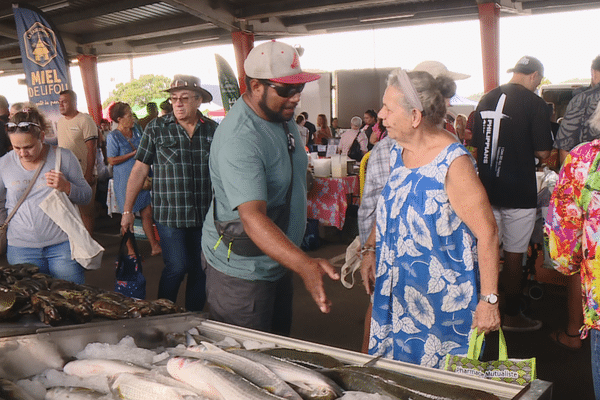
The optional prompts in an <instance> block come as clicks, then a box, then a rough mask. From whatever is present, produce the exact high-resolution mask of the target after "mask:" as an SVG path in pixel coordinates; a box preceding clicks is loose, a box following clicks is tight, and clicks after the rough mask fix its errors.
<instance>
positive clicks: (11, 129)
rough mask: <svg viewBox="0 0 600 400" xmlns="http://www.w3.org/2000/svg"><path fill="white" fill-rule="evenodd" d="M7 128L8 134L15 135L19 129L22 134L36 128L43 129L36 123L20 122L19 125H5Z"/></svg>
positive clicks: (10, 123) (8, 123)
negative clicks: (33, 127)
mask: <svg viewBox="0 0 600 400" xmlns="http://www.w3.org/2000/svg"><path fill="white" fill-rule="evenodd" d="M4 126H5V127H6V132H8V133H13V132H16V131H17V129H18V130H19V131H21V132H29V131H31V127H32V126H35V127H36V128H39V129H41V127H40V126H39V125H38V124H36V123H35V122H27V121H24V122H19V123H18V124H15V123H14V122H7V123H6V124H5V125H4Z"/></svg>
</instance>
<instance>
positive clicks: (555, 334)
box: [550, 329, 582, 352]
mask: <svg viewBox="0 0 600 400" xmlns="http://www.w3.org/2000/svg"><path fill="white" fill-rule="evenodd" d="M561 335H565V336H567V337H570V338H579V337H580V334H579V333H578V334H576V335H570V334H569V333H568V332H567V331H566V330H564V329H563V330H559V331H554V332H552V333H550V339H551V340H552V341H553V342H554V343H556V344H557V345H559V346H560V347H562V348H565V349H567V350H570V351H574V352H577V351H579V350H581V346H582V344H581V340H580V341H579V343H580V345H579V347H572V346H569V345H567V344H564V343H563V342H561V341H560V338H561Z"/></svg>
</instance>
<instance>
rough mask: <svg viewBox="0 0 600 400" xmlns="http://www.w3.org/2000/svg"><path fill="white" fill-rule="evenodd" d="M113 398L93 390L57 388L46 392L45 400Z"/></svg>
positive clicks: (105, 399) (97, 399) (108, 399)
mask: <svg viewBox="0 0 600 400" xmlns="http://www.w3.org/2000/svg"><path fill="white" fill-rule="evenodd" d="M112 398H113V397H112V396H111V395H108V394H106V393H100V392H96V391H95V390H92V389H87V388H82V387H62V386H57V387H53V388H50V389H49V390H48V391H47V392H46V397H44V400H110V399H112Z"/></svg>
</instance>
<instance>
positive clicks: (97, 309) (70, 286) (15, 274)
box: [0, 264, 183, 325]
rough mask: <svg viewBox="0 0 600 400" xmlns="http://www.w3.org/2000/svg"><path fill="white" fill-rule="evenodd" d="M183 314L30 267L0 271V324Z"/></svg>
mask: <svg viewBox="0 0 600 400" xmlns="http://www.w3.org/2000/svg"><path fill="white" fill-rule="evenodd" d="M181 311H183V310H182V309H181V308H180V307H178V306H177V305H175V304H174V303H173V302H171V301H170V300H167V299H158V300H152V301H147V300H139V299H132V298H130V297H127V296H124V295H122V294H120V293H117V292H110V291H107V290H103V289H100V288H96V287H93V286H89V285H78V284H76V283H73V282H68V281H65V280H61V279H54V278H52V277H51V276H49V275H46V274H43V273H40V272H39V268H38V267H36V266H34V265H30V264H20V265H13V266H8V267H5V266H1V267H0V322H2V321H17V320H18V319H19V318H21V316H23V315H26V314H34V315H38V316H39V319H40V321H42V322H43V323H45V324H48V325H58V324H60V323H61V322H67V323H85V322H89V321H91V320H92V319H93V318H95V317H104V318H110V319H124V318H139V317H144V316H150V315H163V314H173V313H177V312H181Z"/></svg>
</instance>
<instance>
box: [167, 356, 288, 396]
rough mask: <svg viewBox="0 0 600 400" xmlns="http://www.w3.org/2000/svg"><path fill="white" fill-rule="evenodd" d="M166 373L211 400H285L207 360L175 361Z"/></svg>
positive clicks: (174, 359)
mask: <svg viewBox="0 0 600 400" xmlns="http://www.w3.org/2000/svg"><path fill="white" fill-rule="evenodd" d="M167 371H168V372H169V374H170V375H171V376H172V377H173V378H175V379H177V380H180V381H182V382H185V383H187V384H189V385H190V386H192V387H194V388H195V389H197V390H199V392H200V393H201V394H202V396H204V397H206V398H208V399H211V400H240V399H244V400H284V398H283V397H279V396H275V395H274V394H271V393H269V392H267V391H266V390H264V389H261V388H259V387H258V386H256V385H255V384H253V383H251V382H250V381H248V380H247V379H245V378H243V377H241V376H240V375H237V374H236V373H234V372H232V371H229V370H227V369H225V368H222V367H219V366H216V365H214V364H210V363H207V362H206V361H204V360H197V359H192V358H185V357H173V358H171V359H170V360H169V362H168V363H167Z"/></svg>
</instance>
